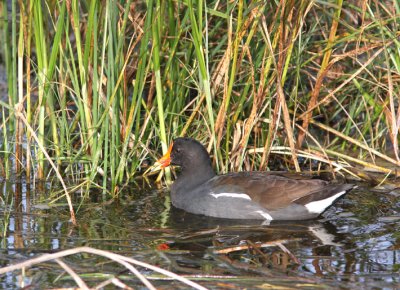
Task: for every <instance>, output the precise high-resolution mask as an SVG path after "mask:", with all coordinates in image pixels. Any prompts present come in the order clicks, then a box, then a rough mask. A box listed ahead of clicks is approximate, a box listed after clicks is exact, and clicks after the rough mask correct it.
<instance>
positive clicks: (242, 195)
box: [210, 192, 251, 200]
mask: <svg viewBox="0 0 400 290" xmlns="http://www.w3.org/2000/svg"><path fill="white" fill-rule="evenodd" d="M210 194H211V195H212V196H213V197H215V198H218V197H233V198H244V199H248V200H251V198H250V196H248V195H247V194H245V193H229V192H221V193H210Z"/></svg>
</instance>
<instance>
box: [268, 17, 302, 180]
mask: <svg viewBox="0 0 400 290" xmlns="http://www.w3.org/2000/svg"><path fill="white" fill-rule="evenodd" d="M261 23H262V28H263V30H264V34H265V38H266V40H267V47H268V49H269V51H270V54H271V57H272V61H273V63H274V64H275V67H276V68H277V70H278V75H277V77H276V90H277V94H278V98H277V102H279V106H280V107H281V108H282V113H283V123H284V126H285V130H286V134H287V138H288V142H289V146H290V149H291V152H292V160H293V164H294V166H295V169H296V171H297V172H300V166H299V161H298V160H297V156H296V149H295V143H294V136H293V129H292V127H291V120H290V116H289V111H288V107H287V104H286V100H285V95H284V92H283V88H282V84H281V79H280V78H281V70H279V67H282V64H281V63H280V62H281V61H283V60H281V59H282V57H279V60H281V61H279V60H278V65H277V64H276V61H275V58H274V57H273V54H274V53H273V52H274V51H273V48H272V44H271V39H270V37H269V31H268V27H267V24H266V21H265V16H263V19H262V22H261ZM280 53H283V51H280Z"/></svg>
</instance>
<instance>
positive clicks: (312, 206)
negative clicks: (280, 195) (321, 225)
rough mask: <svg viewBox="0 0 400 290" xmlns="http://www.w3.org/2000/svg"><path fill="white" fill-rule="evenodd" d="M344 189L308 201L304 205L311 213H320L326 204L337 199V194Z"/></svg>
mask: <svg viewBox="0 0 400 290" xmlns="http://www.w3.org/2000/svg"><path fill="white" fill-rule="evenodd" d="M345 192H346V191H341V192H339V193H336V194H335V195H333V196H331V197H328V198H325V199H322V200H318V201H313V202H310V203H307V204H306V205H305V207H306V208H307V209H308V211H309V212H312V213H321V212H323V211H324V210H325V209H326V208H327V207H328V206H330V205H331V204H332V202H333V201H334V200H335V199H337V198H338V197H339V196H341V195H343V194H344V193H345Z"/></svg>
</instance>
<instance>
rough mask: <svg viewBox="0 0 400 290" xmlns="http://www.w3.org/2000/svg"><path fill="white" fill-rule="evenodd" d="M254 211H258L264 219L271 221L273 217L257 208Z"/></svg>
mask: <svg viewBox="0 0 400 290" xmlns="http://www.w3.org/2000/svg"><path fill="white" fill-rule="evenodd" d="M256 213H259V214H260V215H261V216H262V217H263V218H265V219H266V220H269V221H272V220H273V218H272V216H270V215H269V213H267V212H265V211H262V210H257V211H256Z"/></svg>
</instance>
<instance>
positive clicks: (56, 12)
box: [0, 0, 400, 197]
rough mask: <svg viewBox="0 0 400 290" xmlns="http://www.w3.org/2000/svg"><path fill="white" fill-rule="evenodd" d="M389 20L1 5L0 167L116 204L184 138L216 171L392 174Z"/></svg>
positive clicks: (306, 7)
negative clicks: (200, 148)
mask: <svg viewBox="0 0 400 290" xmlns="http://www.w3.org/2000/svg"><path fill="white" fill-rule="evenodd" d="M399 17H400V7H399V5H398V3H397V1H372V0H358V1H355V0H354V1H342V0H337V1H330V2H329V1H328V2H323V1H285V0H282V1H256V0H254V1H243V0H237V1H204V0H184V1H176V0H175V1H173V0H166V1H160V0H147V1H112V0H104V1H85V0H83V1H70V0H69V1H16V0H13V1H2V2H1V3H0V20H1V24H0V25H1V27H0V29H1V34H2V44H3V45H2V46H1V49H0V51H1V53H0V56H1V60H0V63H1V64H3V65H4V67H5V69H6V74H7V88H8V94H7V95H6V96H1V99H0V104H1V107H2V110H1V113H0V114H1V117H2V118H1V126H0V130H1V134H2V140H1V142H0V146H1V149H0V159H1V162H0V163H1V166H0V174H1V175H2V176H4V178H12V177H13V176H14V175H15V174H17V176H21V177H22V178H26V180H27V181H28V182H35V181H36V180H48V179H49V178H53V176H55V177H56V178H58V179H59V180H60V182H61V183H62V184H64V183H67V185H64V188H65V194H66V196H67V197H68V196H69V194H70V192H71V189H68V188H67V187H68V184H74V185H76V184H81V185H82V187H83V189H85V190H88V189H90V188H91V187H93V186H96V187H100V188H102V189H103V193H104V194H110V195H111V196H115V195H116V194H118V193H119V190H120V188H121V185H122V184H124V183H126V182H127V181H129V180H132V178H133V177H135V176H140V174H141V172H143V169H144V168H145V167H146V166H147V165H148V164H149V163H151V162H153V161H154V160H155V159H156V158H157V157H159V156H160V154H161V153H162V152H165V151H166V150H167V147H168V145H169V143H170V142H171V140H172V139H173V138H175V137H177V136H191V137H194V138H196V139H198V140H200V141H201V142H203V143H204V144H207V145H208V149H209V151H210V153H211V154H212V156H213V160H214V163H215V166H216V168H217V170H218V171H219V172H227V171H240V170H267V169H282V168H285V169H286V170H294V171H301V170H312V171H322V170H330V171H334V172H344V173H346V172H347V173H350V174H352V175H353V176H354V177H358V178H365V175H366V174H367V175H369V172H371V171H373V172H378V173H382V179H384V178H386V175H391V176H398V175H399V172H398V168H399V166H400V157H399V144H398V142H399V128H400V106H399V96H400V92H399V88H400V86H399V82H400V74H399V73H400V42H399V36H400V32H399V31H400V30H399V25H400V19H399ZM282 148H283V149H282ZM344 169H345V170H344ZM360 172H363V174H361V173H360ZM378 179H379V178H378ZM378 181H379V180H378ZM74 188H78V187H76V186H74Z"/></svg>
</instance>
